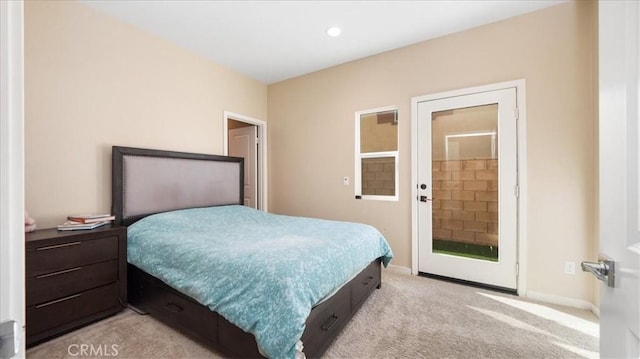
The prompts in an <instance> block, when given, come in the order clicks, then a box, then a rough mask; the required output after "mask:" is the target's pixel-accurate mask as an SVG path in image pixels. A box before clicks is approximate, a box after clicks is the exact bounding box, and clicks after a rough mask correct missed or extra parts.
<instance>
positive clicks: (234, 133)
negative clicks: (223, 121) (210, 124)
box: [229, 126, 258, 208]
mask: <svg viewBox="0 0 640 359" xmlns="http://www.w3.org/2000/svg"><path fill="white" fill-rule="evenodd" d="M257 141H258V132H257V127H256V126H247V127H240V128H235V129H232V130H229V156H233V157H242V158H244V205H245V206H247V207H252V208H258V185H257V184H258V170H257V169H258V150H257Z"/></svg>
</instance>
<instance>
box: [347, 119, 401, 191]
mask: <svg viewBox="0 0 640 359" xmlns="http://www.w3.org/2000/svg"><path fill="white" fill-rule="evenodd" d="M355 189H356V198H358V199H380V200H398V109H397V108H395V107H389V108H383V109H374V110H367V111H359V112H356V168H355Z"/></svg>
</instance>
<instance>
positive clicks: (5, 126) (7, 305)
mask: <svg viewBox="0 0 640 359" xmlns="http://www.w3.org/2000/svg"><path fill="white" fill-rule="evenodd" d="M0 39H1V40H2V41H0V44H1V45H0V89H1V90H0V198H2V200H1V201H0V248H1V250H0V288H2V292H3V294H4V296H3V297H2V299H0V323H1V322H4V321H8V320H14V321H16V322H17V328H16V327H15V326H14V329H15V330H16V332H14V333H13V334H14V335H15V337H14V338H16V339H17V340H16V341H15V342H14V343H17V347H14V350H16V357H17V358H22V357H24V356H25V340H24V338H25V324H26V321H25V291H24V288H25V276H24V271H25V267H24V246H25V242H24V236H25V234H24V156H25V154H24V152H25V151H24V3H23V2H22V1H0ZM11 356H12V355H10V357H11Z"/></svg>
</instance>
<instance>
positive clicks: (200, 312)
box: [128, 259, 381, 358]
mask: <svg viewBox="0 0 640 359" xmlns="http://www.w3.org/2000/svg"><path fill="white" fill-rule="evenodd" d="M380 263H381V261H380V259H376V260H375V261H373V262H371V263H370V264H369V265H368V266H367V267H366V268H365V269H364V270H362V271H361V272H360V273H359V274H358V275H356V276H355V277H354V278H353V279H352V280H351V281H350V282H348V283H347V284H345V285H344V286H343V287H342V288H341V289H340V290H338V292H336V293H335V294H334V295H333V296H331V298H329V299H327V300H326V301H324V302H323V303H321V304H320V305H318V306H316V307H315V308H313V310H312V311H311V314H310V315H309V317H308V318H307V321H306V323H305V325H306V329H305V331H304V333H303V335H302V342H303V344H304V353H305V355H306V356H307V358H318V357H320V356H321V355H322V354H323V353H324V352H325V351H326V350H327V348H328V347H329V345H331V343H332V342H333V340H334V339H335V338H336V337H337V336H338V334H339V333H340V331H341V330H342V329H343V328H344V326H345V325H346V324H347V322H349V320H350V319H351V318H352V317H353V315H354V314H355V313H356V312H357V311H358V309H359V308H360V307H361V306H362V304H363V303H364V302H365V301H366V299H367V298H368V297H369V295H370V294H371V293H372V292H373V290H374V289H375V288H380V284H381V264H380ZM128 292H129V296H128V299H129V303H130V304H131V305H133V306H134V307H136V308H139V309H141V310H142V311H144V312H147V313H149V314H150V315H151V316H152V317H154V318H156V319H158V320H160V321H161V322H163V323H165V324H166V325H168V326H170V327H172V328H175V329H177V330H179V331H181V332H183V333H186V334H187V335H188V336H190V337H191V338H193V339H195V340H198V341H199V342H201V343H202V344H204V345H206V346H208V347H210V348H212V349H215V350H217V351H219V352H221V353H222V354H224V355H227V356H230V357H233V358H256V357H262V356H261V355H260V353H259V351H258V346H257V344H256V342H255V339H254V337H253V335H252V334H249V333H246V332H244V331H243V330H241V329H240V328H238V327H236V326H235V325H233V324H231V323H230V322H229V321H227V320H226V319H225V318H224V317H222V316H220V315H218V314H217V313H216V312H213V311H211V310H209V309H208V308H207V307H205V306H203V305H201V304H199V303H197V302H196V301H194V300H193V299H191V298H189V297H188V296H186V295H184V294H182V293H180V292H178V291H176V290H175V289H173V288H171V287H169V286H168V285H166V284H165V283H164V282H162V281H160V280H159V279H157V278H155V277H153V276H151V275H149V274H147V273H146V272H144V271H142V270H140V269H139V268H137V267H135V266H133V265H131V264H129V267H128Z"/></svg>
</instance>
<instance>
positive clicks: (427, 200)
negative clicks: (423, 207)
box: [420, 196, 432, 202]
mask: <svg viewBox="0 0 640 359" xmlns="http://www.w3.org/2000/svg"><path fill="white" fill-rule="evenodd" d="M429 201H432V199H431V198H429V197H427V196H420V202H429Z"/></svg>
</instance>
